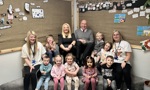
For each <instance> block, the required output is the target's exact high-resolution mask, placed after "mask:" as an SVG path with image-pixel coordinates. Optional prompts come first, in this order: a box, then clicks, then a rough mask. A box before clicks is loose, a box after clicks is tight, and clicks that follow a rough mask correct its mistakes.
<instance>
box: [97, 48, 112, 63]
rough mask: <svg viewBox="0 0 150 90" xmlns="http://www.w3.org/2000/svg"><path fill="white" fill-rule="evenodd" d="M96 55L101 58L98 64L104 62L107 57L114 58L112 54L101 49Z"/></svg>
mask: <svg viewBox="0 0 150 90" xmlns="http://www.w3.org/2000/svg"><path fill="white" fill-rule="evenodd" d="M97 55H98V56H100V57H101V60H100V62H104V60H106V57H107V56H109V55H111V56H114V55H113V53H112V52H110V51H105V50H104V49H103V48H102V49H101V51H100V52H98V53H97Z"/></svg>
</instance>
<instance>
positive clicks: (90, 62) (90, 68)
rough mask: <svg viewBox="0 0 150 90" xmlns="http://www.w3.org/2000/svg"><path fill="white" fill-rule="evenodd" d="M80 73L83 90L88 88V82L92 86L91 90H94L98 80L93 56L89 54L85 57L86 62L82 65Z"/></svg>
mask: <svg viewBox="0 0 150 90" xmlns="http://www.w3.org/2000/svg"><path fill="white" fill-rule="evenodd" d="M82 74H83V78H82V82H83V83H84V90H90V89H89V86H90V84H91V86H92V89H91V90H95V89H96V84H97V82H98V77H97V69H96V67H95V61H94V58H92V57H90V56H87V57H86V62H85V65H84V67H83V70H82Z"/></svg>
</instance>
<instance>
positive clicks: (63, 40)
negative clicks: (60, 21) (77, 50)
mask: <svg viewBox="0 0 150 90" xmlns="http://www.w3.org/2000/svg"><path fill="white" fill-rule="evenodd" d="M72 41H75V35H74V34H73V33H72V34H71V38H63V36H62V34H59V35H58V45H59V46H60V45H61V44H63V45H64V47H68V45H70V44H71V43H72Z"/></svg>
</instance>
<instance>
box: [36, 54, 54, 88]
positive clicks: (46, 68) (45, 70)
mask: <svg viewBox="0 0 150 90" xmlns="http://www.w3.org/2000/svg"><path fill="white" fill-rule="evenodd" d="M49 59H50V58H49V57H48V56H44V58H43V63H42V64H41V65H40V72H41V74H42V76H41V77H40V79H39V81H38V83H37V86H36V89H35V90H39V89H40V87H41V85H42V83H43V82H44V90H48V83H49V80H50V71H51V69H52V65H51V64H50V63H49V61H50V60H49Z"/></svg>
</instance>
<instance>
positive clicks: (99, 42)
mask: <svg viewBox="0 0 150 90" xmlns="http://www.w3.org/2000/svg"><path fill="white" fill-rule="evenodd" d="M95 38H96V39H95V46H94V50H93V51H92V54H91V56H92V57H93V58H94V59H95V63H97V62H98V61H99V60H98V59H97V58H96V57H97V53H98V52H100V51H101V49H102V48H103V46H104V35H103V34H102V33H100V32H97V33H96V37H95Z"/></svg>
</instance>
